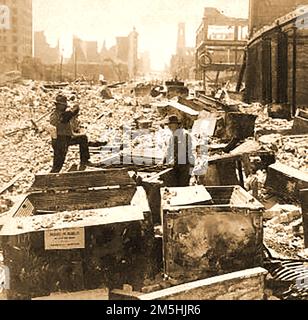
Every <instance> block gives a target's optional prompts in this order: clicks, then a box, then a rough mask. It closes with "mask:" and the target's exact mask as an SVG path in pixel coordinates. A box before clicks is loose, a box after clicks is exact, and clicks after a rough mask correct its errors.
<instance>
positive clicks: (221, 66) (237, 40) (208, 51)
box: [195, 8, 248, 82]
mask: <svg viewBox="0 0 308 320" xmlns="http://www.w3.org/2000/svg"><path fill="white" fill-rule="evenodd" d="M247 36H248V20H246V19H239V18H232V17H228V16H225V15H224V14H222V13H221V12H220V11H219V10H217V9H216V8H205V9H204V16H203V19H202V23H201V24H200V26H199V28H198V30H197V34H196V57H195V61H196V78H197V80H204V82H205V81H207V80H208V77H213V76H214V77H216V76H217V75H219V73H225V75H226V73H227V72H231V73H234V72H237V71H239V69H240V66H241V64H242V61H243V56H244V51H245V47H246V44H247ZM211 73H213V74H211Z"/></svg>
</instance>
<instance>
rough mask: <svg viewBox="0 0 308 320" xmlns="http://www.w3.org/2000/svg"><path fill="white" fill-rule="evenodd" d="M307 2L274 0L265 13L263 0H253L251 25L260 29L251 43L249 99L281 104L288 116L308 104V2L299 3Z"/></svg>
mask: <svg viewBox="0 0 308 320" xmlns="http://www.w3.org/2000/svg"><path fill="white" fill-rule="evenodd" d="M304 2H305V1H288V2H287V1H286V6H285V7H283V6H282V7H281V6H280V2H279V1H271V3H272V6H271V8H273V10H266V13H265V12H264V11H263V14H262V11H261V10H262V8H264V6H263V4H262V1H252V2H251V10H253V12H254V15H251V28H253V30H255V27H259V29H258V31H255V32H253V33H252V35H251V37H250V39H249V42H248V46H247V66H246V91H245V100H246V101H247V102H252V101H260V102H262V103H264V104H273V105H274V108H275V105H276V104H278V105H280V108H281V109H284V112H283V111H282V113H284V114H285V117H288V116H289V117H290V116H294V115H295V113H296V110H297V108H299V107H305V106H306V105H307V98H308V97H307V94H306V89H305V88H306V80H307V79H306V78H307V73H306V42H307V41H306V36H307V27H306V26H307V23H306V20H307V6H299V4H301V5H303V4H305V3H304ZM275 3H276V5H275ZM289 9H291V10H292V9H294V11H288V10H289ZM263 10H264V9H263ZM258 12H260V14H258ZM257 14H258V15H257ZM280 14H282V16H280ZM283 14H284V15H283Z"/></svg>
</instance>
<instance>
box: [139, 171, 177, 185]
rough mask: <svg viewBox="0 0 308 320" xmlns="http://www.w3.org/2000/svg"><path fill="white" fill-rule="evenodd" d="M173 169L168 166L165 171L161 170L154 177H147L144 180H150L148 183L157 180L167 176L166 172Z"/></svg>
mask: <svg viewBox="0 0 308 320" xmlns="http://www.w3.org/2000/svg"><path fill="white" fill-rule="evenodd" d="M172 170H173V168H168V169H166V170H164V171H161V172H158V173H156V174H155V175H153V176H152V177H150V178H147V179H144V180H143V181H144V182H148V183H151V182H153V181H155V180H158V179H159V178H162V177H163V176H165V175H166V174H168V173H169V172H171V171H172Z"/></svg>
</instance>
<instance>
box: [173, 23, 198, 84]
mask: <svg viewBox="0 0 308 320" xmlns="http://www.w3.org/2000/svg"><path fill="white" fill-rule="evenodd" d="M194 67H195V48H189V47H186V30H185V23H183V22H180V23H179V25H178V37H177V46H176V54H175V55H173V56H172V58H171V63H170V72H171V74H172V76H173V77H177V78H179V79H181V80H188V79H192V78H194V69H195V68H194Z"/></svg>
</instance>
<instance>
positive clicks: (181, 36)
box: [176, 22, 186, 55]
mask: <svg viewBox="0 0 308 320" xmlns="http://www.w3.org/2000/svg"><path fill="white" fill-rule="evenodd" d="M185 48H186V32H185V23H183V22H181V23H179V26H178V41H177V49H176V54H177V55H183V54H185Z"/></svg>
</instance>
